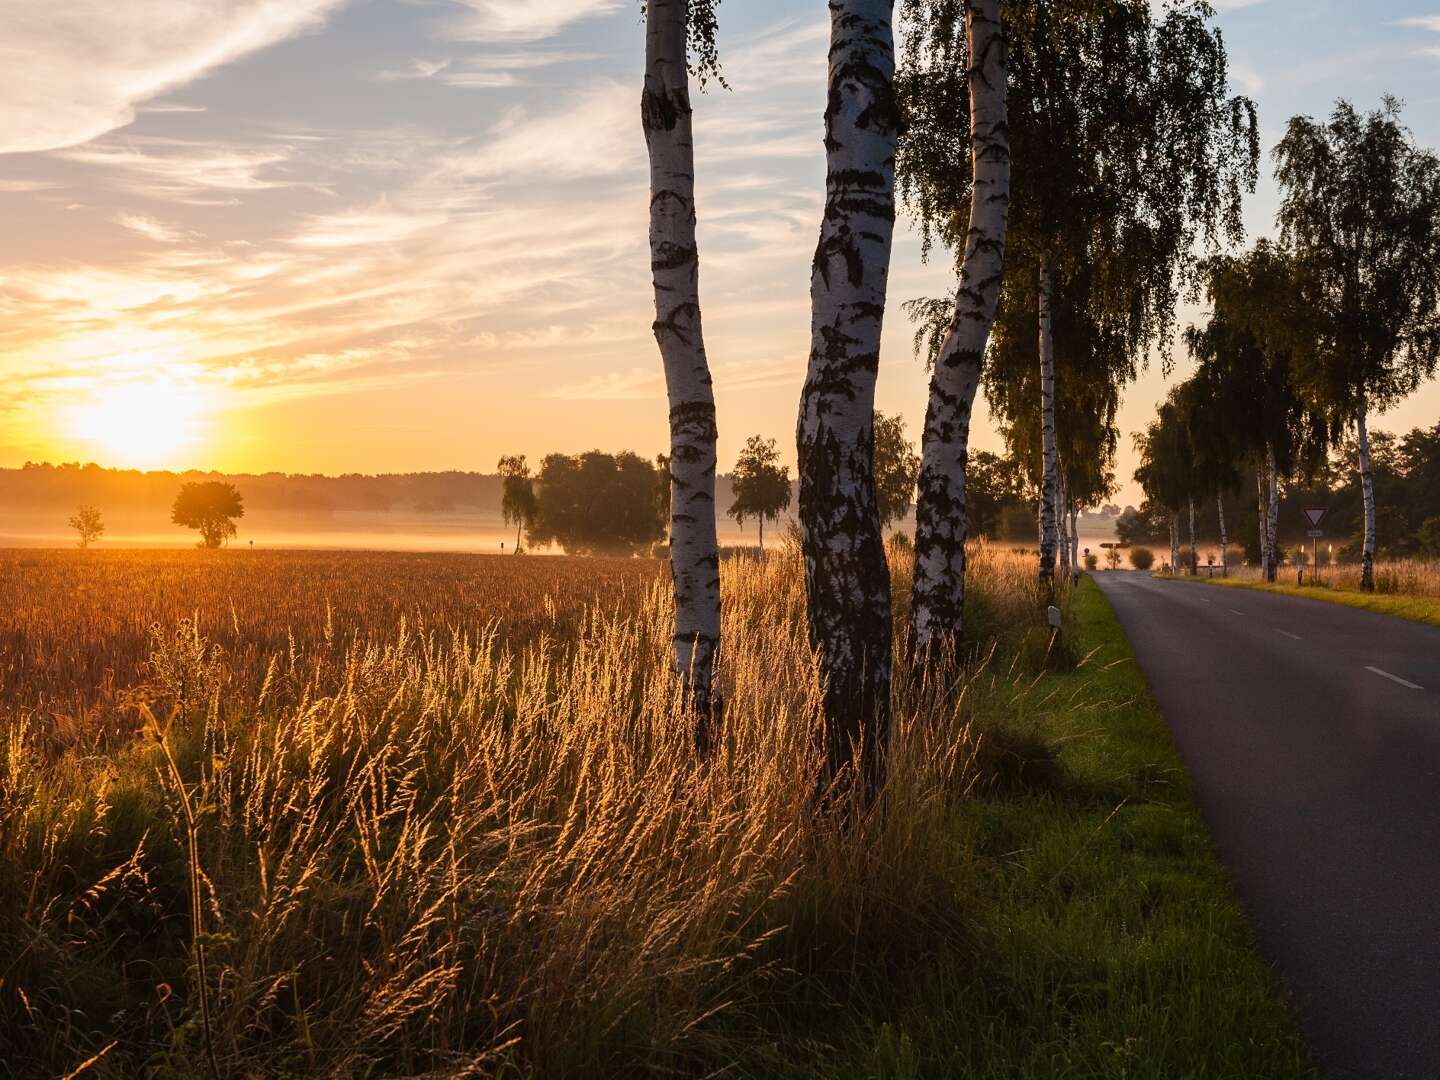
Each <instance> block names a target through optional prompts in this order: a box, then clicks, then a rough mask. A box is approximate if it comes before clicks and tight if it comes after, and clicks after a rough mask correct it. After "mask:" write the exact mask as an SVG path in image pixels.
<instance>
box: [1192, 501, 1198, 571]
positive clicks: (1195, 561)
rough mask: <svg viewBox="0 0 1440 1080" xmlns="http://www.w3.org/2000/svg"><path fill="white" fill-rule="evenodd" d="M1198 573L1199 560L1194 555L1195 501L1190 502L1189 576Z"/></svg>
mask: <svg viewBox="0 0 1440 1080" xmlns="http://www.w3.org/2000/svg"><path fill="white" fill-rule="evenodd" d="M1199 573H1200V562H1199V558H1198V557H1197V556H1196V554H1195V500H1194V499H1193V498H1192V499H1191V500H1190V576H1191V577H1195V576H1196V575H1197V574H1199Z"/></svg>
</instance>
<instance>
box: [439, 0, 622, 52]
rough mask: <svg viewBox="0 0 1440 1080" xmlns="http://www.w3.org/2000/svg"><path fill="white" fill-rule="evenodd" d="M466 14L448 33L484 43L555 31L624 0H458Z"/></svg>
mask: <svg viewBox="0 0 1440 1080" xmlns="http://www.w3.org/2000/svg"><path fill="white" fill-rule="evenodd" d="M458 2H459V3H460V4H462V5H463V6H464V7H466V8H467V9H469V10H468V12H467V14H465V15H463V16H461V17H459V18H456V19H454V20H453V21H452V22H451V23H450V24H449V26H448V31H449V36H451V37H454V38H456V39H459V40H468V41H484V42H528V41H539V40H541V39H542V38H547V37H551V36H552V35H554V34H558V33H559V32H560V31H561V30H563V29H565V28H566V27H568V26H569V25H571V24H572V23H576V22H579V21H580V20H582V19H589V18H594V17H595V16H597V15H608V14H610V13H611V12H613V11H619V10H620V9H621V8H623V7H625V6H627V3H626V0H458Z"/></svg>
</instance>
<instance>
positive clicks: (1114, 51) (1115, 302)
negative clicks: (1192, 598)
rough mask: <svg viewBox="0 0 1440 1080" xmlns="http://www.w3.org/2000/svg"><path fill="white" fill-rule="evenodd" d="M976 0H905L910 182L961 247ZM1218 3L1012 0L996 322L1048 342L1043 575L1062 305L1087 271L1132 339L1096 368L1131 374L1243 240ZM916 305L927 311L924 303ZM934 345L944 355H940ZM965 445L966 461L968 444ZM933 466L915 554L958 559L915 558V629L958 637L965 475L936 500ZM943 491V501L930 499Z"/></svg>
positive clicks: (910, 195) (1247, 180)
mask: <svg viewBox="0 0 1440 1080" xmlns="http://www.w3.org/2000/svg"><path fill="white" fill-rule="evenodd" d="M971 6H973V5H967V4H962V0H907V15H909V16H910V18H909V19H908V20H907V23H908V25H909V26H910V27H911V28H912V34H913V35H914V36H913V38H912V40H911V41H910V42H909V43H908V45H907V50H906V60H907V63H906V77H905V79H904V82H903V86H904V88H905V102H906V105H907V118H908V120H909V122H910V123H909V128H908V131H907V135H906V139H905V142H904V145H903V151H904V152H903V154H902V158H901V182H902V188H903V191H904V193H905V195H906V199H907V202H908V204H909V206H910V208H911V210H912V211H913V212H914V213H915V215H916V217H917V218H918V219H919V220H920V223H921V226H922V230H923V236H924V239H925V241H926V242H927V243H928V242H929V241H931V240H933V239H935V238H938V239H940V240H941V241H942V242H943V243H944V244H945V245H946V246H947V247H949V248H950V249H951V250H952V251H953V252H954V253H955V254H956V255H957V257H958V256H959V255H960V253H961V251H962V250H963V249H964V246H965V245H966V244H967V242H968V239H969V231H968V230H969V226H968V221H969V220H970V215H971V213H972V197H971V190H970V175H971V169H970V162H969V156H970V153H971V145H972V144H971V141H970V137H969V133H970V130H971V126H972V120H971V116H970V111H971V104H970V100H969V95H968V94H967V93H963V92H962V88H961V74H962V73H965V72H968V71H970V70H971V67H972V61H971V57H970V55H969V52H968V50H967V49H966V48H965V43H964V42H963V41H962V40H961V38H960V35H958V34H957V33H956V28H957V27H958V25H959V21H960V16H961V8H962V7H966V8H967V10H968V8H969V7H971ZM1211 15H1212V12H1211V10H1210V8H1209V7H1208V6H1207V5H1206V4H1204V3H1203V2H1201V0H1175V2H1172V3H1169V4H1167V5H1165V6H1164V8H1163V9H1160V10H1158V11H1157V10H1155V9H1153V8H1152V5H1151V4H1150V3H1149V0H1087V2H1085V3H1058V2H1056V0H1012V2H1010V3H1006V4H1004V5H1003V17H1004V35H1005V38H1004V40H1005V44H1006V47H1007V50H1008V73H1009V83H1008V90H1007V104H1006V110H1007V112H1006V116H1007V119H1006V130H1007V133H1008V137H1009V146H1008V149H1009V164H1010V173H1009V176H1010V189H1009V192H1010V197H1009V219H1008V228H1007V232H1006V239H1005V255H1004V270H1003V280H1002V284H1001V294H1000V301H999V306H998V308H997V311H996V323H995V333H996V334H997V335H998V334H999V333H1000V332H1001V329H1002V324H1003V323H1004V322H1005V321H1006V320H1007V318H1008V319H1012V320H1014V322H1015V325H1014V327H1013V328H1012V330H1011V336H1012V338H1014V339H1017V340H1018V339H1019V338H1021V337H1029V338H1031V339H1033V340H1034V342H1035V345H1034V349H1033V356H1034V360H1033V363H1034V365H1035V367H1036V369H1037V374H1038V383H1037V387H1036V389H1037V396H1036V397H1035V398H1034V399H1032V400H1030V401H1029V402H1028V404H1027V408H1029V409H1033V410H1037V411H1038V412H1039V422H1038V425H1037V426H1038V429H1039V432H1040V443H1039V448H1040V449H1039V452H1040V455H1041V476H1042V483H1041V499H1040V503H1041V514H1040V517H1041V526H1042V536H1041V545H1040V551H1041V554H1040V567H1039V570H1040V575H1041V577H1042V578H1043V579H1045V580H1047V581H1048V580H1050V579H1051V578H1052V577H1053V573H1054V565H1055V557H1056V553H1057V550H1058V546H1059V533H1060V527H1059V507H1058V495H1059V491H1058V488H1059V478H1060V467H1059V460H1060V452H1061V445H1062V443H1063V441H1064V440H1063V437H1062V436H1060V435H1059V434H1058V433H1057V428H1056V415H1055V413H1056V407H1057V406H1056V403H1057V400H1059V397H1058V395H1057V392H1056V380H1057V378H1067V377H1071V376H1072V375H1073V374H1075V373H1072V372H1069V371H1066V370H1063V369H1062V370H1061V371H1060V372H1059V373H1058V374H1057V372H1056V356H1057V333H1056V326H1055V323H1056V321H1057V318H1058V314H1059V313H1060V312H1061V311H1063V310H1065V309H1066V308H1067V307H1068V308H1069V309H1070V310H1071V311H1075V310H1076V308H1077V306H1078V304H1077V301H1076V300H1075V299H1074V298H1073V297H1067V294H1068V293H1070V292H1072V291H1074V290H1075V288H1076V287H1077V286H1076V282H1077V280H1080V279H1083V278H1086V277H1088V278H1089V279H1090V280H1089V281H1088V282H1084V283H1083V284H1082V285H1081V286H1080V288H1081V291H1082V293H1083V299H1084V304H1085V307H1086V309H1087V310H1086V312H1085V318H1084V319H1083V320H1082V321H1083V323H1084V324H1086V325H1094V326H1098V327H1101V328H1103V329H1104V332H1105V333H1106V334H1107V335H1109V334H1115V335H1118V336H1119V339H1120V341H1121V343H1122V345H1123V347H1122V348H1121V349H1120V350H1118V351H1117V350H1111V349H1105V350H1097V351H1091V352H1089V353H1088V355H1089V356H1090V357H1091V358H1093V359H1096V360H1098V361H1099V362H1101V363H1102V364H1103V365H1105V366H1104V367H1103V368H1102V369H1101V370H1100V371H1098V372H1096V373H1093V375H1092V376H1091V377H1092V378H1095V379H1099V380H1104V379H1112V380H1119V381H1127V380H1128V379H1130V378H1133V375H1134V372H1135V371H1136V369H1137V368H1138V366H1139V365H1140V364H1142V363H1143V362H1144V360H1145V358H1146V356H1147V355H1148V351H1149V348H1150V346H1151V345H1152V344H1154V343H1155V342H1157V341H1159V342H1161V343H1162V344H1164V343H1168V341H1169V339H1170V337H1171V336H1172V333H1173V327H1174V317H1175V315H1174V309H1175V304H1176V299H1177V295H1178V291H1179V289H1180V287H1181V286H1182V285H1183V284H1184V283H1185V280H1186V278H1187V274H1188V271H1189V270H1190V268H1191V267H1192V266H1193V263H1194V258H1195V255H1196V251H1197V248H1203V247H1211V248H1213V247H1215V246H1217V245H1218V243H1219V242H1220V240H1221V239H1222V238H1224V237H1234V236H1238V235H1239V233H1240V199H1241V194H1242V192H1243V191H1245V190H1248V189H1252V188H1253V186H1254V183H1255V178H1256V169H1257V163H1258V159H1259V144H1258V141H1257V136H1256V130H1255V117H1254V107H1253V105H1251V103H1250V102H1249V101H1247V100H1245V99H1243V98H1232V97H1231V96H1230V94H1229V88H1228V80H1227V74H1226V56H1225V47H1224V43H1223V41H1222V39H1221V37H1220V35H1219V33H1218V31H1216V30H1214V29H1213V28H1212V27H1211V26H1210V18H1211ZM982 59H983V57H982ZM962 270H963V265H962ZM1007 294H1013V295H1014V298H1013V299H1010V300H1007ZM1021 297H1023V298H1024V299H1023V302H1021ZM912 310H914V311H915V313H917V314H920V315H922V316H923V315H924V314H925V311H924V309H923V306H917V308H916V309H912ZM1007 312H1008V313H1009V314H1008V315H1007ZM927 351H928V350H927ZM928 352H929V356H931V357H933V356H935V355H936V352H938V350H934V351H928ZM1078 353H1079V355H1086V351H1085V350H1079V351H1078ZM1014 355H1016V356H1017V357H1018V355H1019V354H1018V353H1016V354H1014ZM987 367H988V370H987V371H983V372H982V373H981V374H982V376H983V377H984V379H985V380H986V382H987V384H997V383H1004V382H1008V381H1010V380H1012V379H1013V378H1014V375H1015V373H1014V372H1013V371H1011V370H1005V369H1002V368H1001V367H1000V365H999V364H998V362H997V363H994V364H990V365H987ZM966 394H967V397H966V400H965V401H963V402H962V403H961V404H960V405H954V406H950V408H951V411H952V413H953V415H954V416H956V417H957V422H956V424H955V425H954V426H953V431H954V434H953V437H954V438H955V439H957V440H968V437H969V434H968V417H969V410H970V402H971V401H973V394H974V390H973V385H972V387H971V388H970V389H968V390H966ZM962 405H963V407H961V406H962ZM960 418H963V422H962V421H961V419H960ZM1111 438H1112V439H1113V435H1112V436H1111ZM926 453H927V456H928V454H929V451H928V450H927V451H926ZM949 457H950V460H951V461H954V462H963V461H964V458H965V454H964V446H963V445H962V446H960V447H957V448H956V449H955V450H954V451H953V452H952V453H951V454H950V455H949ZM930 476H931V474H929V473H927V474H926V475H925V477H923V478H922V481H921V494H920V502H921V505H920V508H919V510H918V513H917V530H916V549H917V552H918V551H921V550H927V551H928V550H929V547H930V545H932V544H938V545H939V548H940V551H941V552H942V553H943V555H942V556H932V557H931V558H929V559H927V560H922V562H921V563H920V564H917V572H916V605H915V609H916V611H917V623H916V626H917V629H919V628H920V622H919V621H918V620H919V619H920V618H927V619H928V621H929V622H930V624H931V625H932V626H933V624H934V623H936V622H938V621H940V620H939V619H937V617H936V615H935V614H929V615H926V614H925V613H926V612H927V611H929V612H941V611H943V612H944V618H945V620H946V621H949V622H951V625H950V626H948V627H947V628H946V631H947V632H949V633H958V632H959V631H960V626H959V614H960V612H961V611H962V609H963V588H964V582H963V576H962V573H961V572H959V571H961V570H962V568H963V563H962V560H961V558H960V555H959V553H958V551H957V550H956V543H957V541H956V537H957V536H958V535H961V534H959V532H958V530H957V529H956V528H955V526H953V525H950V526H948V527H947V528H946V530H945V532H944V533H943V534H940V535H937V534H935V533H934V532H933V531H932V530H933V529H934V526H933V525H932V524H931V523H932V522H933V521H935V520H939V519H941V518H942V517H943V515H950V516H951V518H952V519H953V515H954V514H956V513H958V512H959V511H958V510H957V509H956V507H957V506H961V505H963V504H961V503H960V502H959V500H957V499H956V498H955V495H954V493H953V492H954V490H955V485H954V483H953V482H952V483H951V484H950V485H948V489H949V490H948V492H947V493H946V494H945V495H944V497H943V498H942V497H941V496H940V495H932V494H931V490H932V486H933V485H932V482H931V479H930ZM932 498H934V499H935V500H936V501H937V503H938V504H939V506H940V511H941V512H942V513H937V514H932V513H931V511H930V510H929V509H927V506H926V503H927V500H930V499H932ZM922 523H923V524H922ZM932 563H933V564H934V566H935V567H936V570H937V573H936V574H935V575H934V576H933V577H932V575H931V570H930V564H932ZM927 632H928V633H933V632H934V631H933V629H932V630H929V631H927ZM917 636H923V635H918V634H917Z"/></svg>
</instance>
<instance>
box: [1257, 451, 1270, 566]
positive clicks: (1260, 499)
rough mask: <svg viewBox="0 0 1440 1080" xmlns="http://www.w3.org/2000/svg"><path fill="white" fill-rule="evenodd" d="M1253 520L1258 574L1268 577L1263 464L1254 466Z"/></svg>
mask: <svg viewBox="0 0 1440 1080" xmlns="http://www.w3.org/2000/svg"><path fill="white" fill-rule="evenodd" d="M1255 521H1256V524H1257V526H1258V528H1259V532H1260V576H1261V577H1262V578H1265V579H1267V580H1268V579H1269V577H1270V542H1269V540H1268V539H1267V538H1266V533H1267V530H1266V527H1265V465H1264V463H1263V462H1262V463H1261V464H1259V465H1256V466H1255Z"/></svg>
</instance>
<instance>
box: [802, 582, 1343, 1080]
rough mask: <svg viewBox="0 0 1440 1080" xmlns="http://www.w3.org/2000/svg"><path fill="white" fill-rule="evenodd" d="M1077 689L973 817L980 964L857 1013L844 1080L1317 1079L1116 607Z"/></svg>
mask: <svg viewBox="0 0 1440 1080" xmlns="http://www.w3.org/2000/svg"><path fill="white" fill-rule="evenodd" d="M1073 619H1074V627H1073V636H1074V640H1073V643H1072V644H1073V646H1074V647H1075V648H1076V649H1077V650H1078V652H1079V653H1080V655H1082V656H1084V655H1086V654H1088V659H1086V661H1085V662H1084V663H1083V664H1082V665H1081V667H1080V668H1079V670H1077V671H1075V672H1073V673H1070V674H1063V675H1052V676H1045V677H1043V678H1042V679H1041V680H1039V681H1038V682H1036V683H1034V684H1028V685H1027V687H1026V690H1025V693H1024V695H1023V697H1022V698H1020V699H1018V700H1017V701H1016V702H1015V703H1014V705H1013V708H1012V709H1011V710H1010V713H1011V719H1010V720H1008V721H1007V722H1006V726H1005V727H1003V728H1001V729H999V730H998V731H996V732H995V733H994V744H993V745H995V746H998V747H1001V748H1003V750H1004V751H1005V752H1007V753H1011V754H1014V755H1016V756H1017V758H1021V759H1024V760H1025V761H1026V762H1028V763H1029V765H1030V766H1031V767H1030V768H1029V770H1028V771H1029V773H1030V775H1031V779H1030V781H1029V782H1026V781H1025V779H1024V777H1025V773H1026V770H1024V769H1018V770H1011V772H1010V773H1009V774H1007V775H1017V776H1018V777H1019V778H1020V779H1019V780H1017V782H1015V783H1012V784H1009V785H1007V789H1006V790H992V791H991V792H989V793H986V794H983V795H981V796H980V797H978V798H973V799H971V800H968V801H967V803H966V804H965V805H964V807H963V808H962V809H961V810H960V811H958V813H957V817H956V821H955V829H956V835H957V844H959V845H961V846H963V847H964V848H965V849H966V850H967V852H968V855H969V857H968V858H966V859H961V860H957V866H958V867H961V868H963V874H964V875H965V876H964V878H963V880H960V881H957V883H956V889H957V894H963V895H964V896H965V897H966V902H965V903H964V907H965V909H966V910H967V911H969V912H979V913H981V914H980V916H979V918H980V921H979V923H978V924H977V925H974V926H973V927H971V928H970V933H969V935H968V937H969V938H970V941H969V942H968V943H967V945H966V946H965V947H963V948H960V947H957V948H954V949H946V948H944V947H943V946H942V947H941V948H940V949H939V950H938V951H937V953H936V955H934V956H933V957H932V958H931V960H930V962H928V963H926V964H924V965H921V966H920V967H918V968H917V969H916V970H915V971H913V972H912V973H911V975H910V976H909V977H907V978H904V979H902V980H900V981H899V982H898V983H897V984H896V985H894V986H887V987H873V988H871V992H870V994H869V995H867V996H866V998H865V1001H864V1002H857V1003H854V1007H853V1009H852V1016H851V1018H850V1022H851V1023H853V1027H854V1032H853V1035H852V1036H851V1037H850V1038H849V1039H848V1040H847V1041H846V1042H845V1043H844V1044H843V1046H842V1047H841V1049H840V1050H839V1052H837V1053H835V1054H833V1055H826V1057H825V1058H824V1059H823V1061H822V1062H821V1063H820V1064H819V1065H818V1066H816V1067H815V1068H814V1070H813V1071H812V1070H810V1069H806V1070H805V1071H806V1072H809V1073H811V1075H814V1074H815V1073H816V1072H818V1073H821V1074H824V1075H835V1076H872V1077H886V1078H896V1080H904V1078H920V1077H929V1076H966V1077H972V1078H980V1077H996V1078H999V1077H1007V1078H1015V1077H1033V1078H1035V1080H1041V1078H1046V1080H1051V1078H1057V1077H1116V1078H1122V1077H1166V1078H1171V1080H1178V1078H1184V1077H1195V1078H1198V1077H1217V1078H1218V1077H1237V1078H1238V1077H1310V1076H1314V1075H1316V1074H1315V1071H1314V1069H1313V1067H1312V1066H1311V1064H1310V1063H1309V1061H1308V1058H1307V1055H1306V1051H1305V1049H1304V1047H1303V1045H1302V1042H1301V1039H1300V1037H1299V1035H1298V1033H1297V1030H1296V1028H1295V1026H1294V1024H1293V1021H1292V1019H1291V1017H1290V1015H1289V1012H1288V1009H1287V1006H1286V1004H1285V1002H1284V999H1283V996H1282V993H1281V990H1280V988H1279V986H1278V983H1277V981H1276V979H1275V977H1274V975H1273V973H1272V971H1271V970H1270V968H1269V967H1268V966H1267V965H1266V963H1265V962H1264V961H1263V960H1262V959H1261V958H1260V956H1259V955H1258V953H1257V952H1256V950H1255V945H1254V941H1253V938H1252V935H1251V932H1250V929H1249V927H1248V925H1247V923H1246V922H1245V919H1244V917H1243V915H1242V914H1241V911H1240V908H1239V906H1238V904H1237V902H1236V899H1235V897H1234V895H1233V893H1232V891H1231V888H1230V885H1229V882H1228V879H1227V877H1226V874H1225V872H1224V870H1223V869H1222V867H1221V866H1220V864H1219V862H1218V860H1217V858H1216V855H1215V851H1214V848H1213V846H1212V844H1211V841H1210V838H1209V834H1208V833H1207V831H1206V829H1205V825H1204V823H1203V821H1202V820H1201V817H1200V814H1199V811H1198V810H1197V808H1196V805H1195V801H1194V799H1193V796H1192V792H1191V788H1190V785H1189V781H1188V779H1187V777H1186V775H1185V772H1184V769H1183V767H1182V766H1181V764H1180V761H1179V758H1178V756H1177V754H1176V751H1175V748H1174V746H1173V744H1172V742H1171V739H1170V735H1169V731H1168V729H1167V728H1166V726H1165V723H1164V721H1163V719H1162V718H1161V716H1160V714H1159V712H1158V710H1157V708H1156V706H1155V703H1154V701H1153V699H1152V697H1151V695H1150V692H1149V690H1148V688H1147V686H1146V684H1145V680H1144V677H1143V676H1142V675H1141V673H1140V672H1139V670H1138V668H1137V667H1136V666H1135V663H1134V658H1133V656H1132V654H1131V651H1130V647H1129V644H1128V642H1127V640H1126V638H1125V634H1124V632H1123V631H1122V630H1121V628H1120V626H1119V624H1118V622H1117V621H1116V619H1115V616H1114V613H1113V612H1112V611H1111V609H1110V606H1109V604H1108V602H1107V601H1106V600H1105V598H1104V596H1103V595H1102V594H1101V593H1100V591H1099V589H1098V588H1096V586H1095V585H1094V583H1093V582H1091V581H1090V580H1089V579H1086V580H1085V581H1084V582H1083V583H1082V584H1081V586H1080V588H1079V590H1078V591H1077V595H1076V597H1075V600H1074V605H1073Z"/></svg>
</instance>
